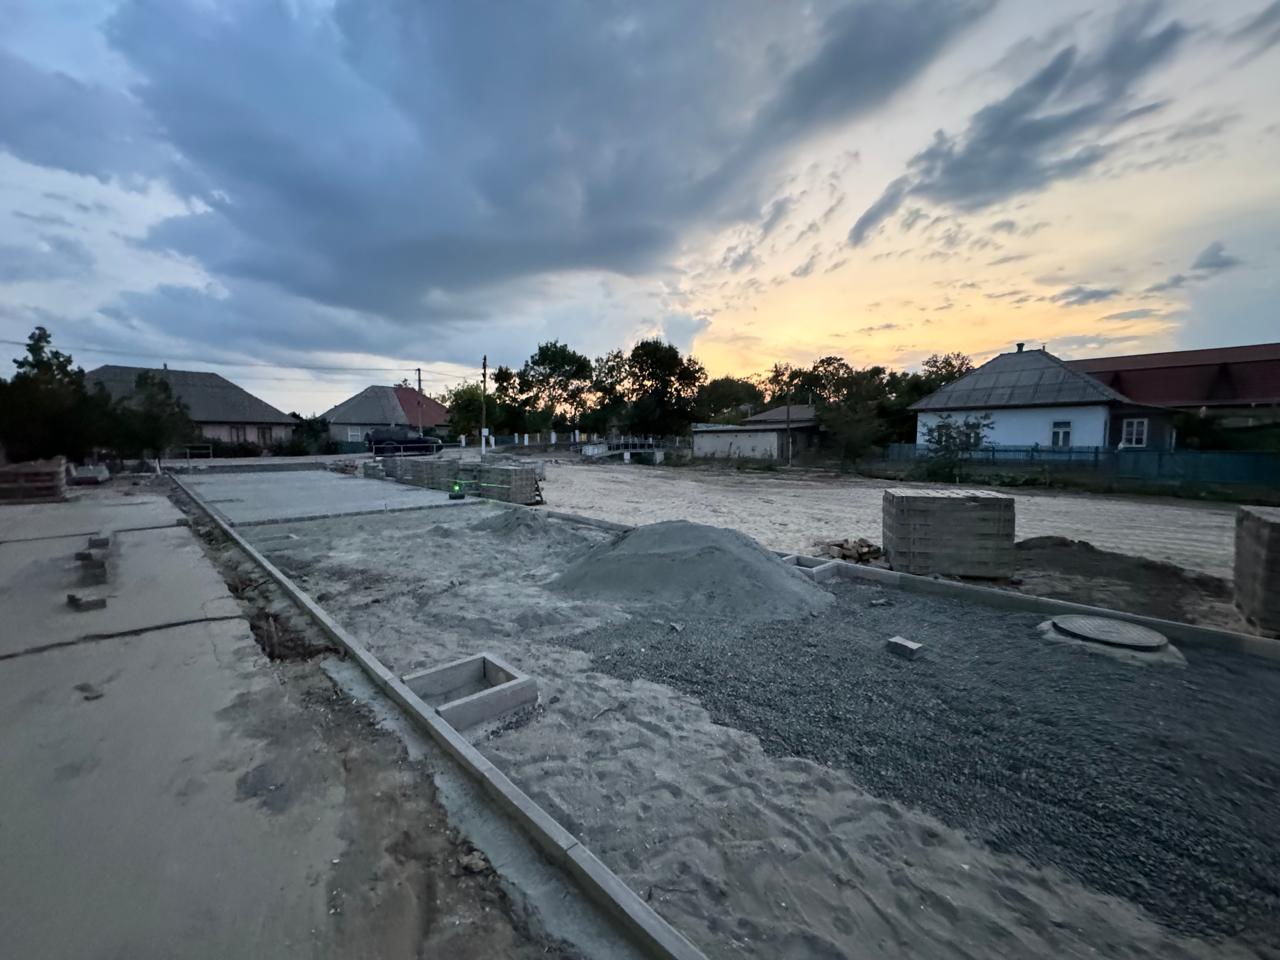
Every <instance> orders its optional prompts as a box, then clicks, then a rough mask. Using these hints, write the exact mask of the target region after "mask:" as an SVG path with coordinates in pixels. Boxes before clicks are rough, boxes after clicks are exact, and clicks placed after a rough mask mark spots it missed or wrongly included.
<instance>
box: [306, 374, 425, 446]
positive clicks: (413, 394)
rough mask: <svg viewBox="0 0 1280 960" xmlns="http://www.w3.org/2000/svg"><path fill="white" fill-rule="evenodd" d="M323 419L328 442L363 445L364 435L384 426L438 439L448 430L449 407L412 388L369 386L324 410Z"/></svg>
mask: <svg viewBox="0 0 1280 960" xmlns="http://www.w3.org/2000/svg"><path fill="white" fill-rule="evenodd" d="M324 419H325V420H327V421H328V423H329V438H330V439H331V440H336V441H337V442H339V443H363V442H364V437H365V434H366V433H370V432H372V431H373V430H377V429H379V428H386V427H405V428H407V429H410V430H414V431H416V432H418V433H421V434H424V435H435V436H441V435H442V434H444V433H445V432H447V429H448V424H449V408H448V407H446V406H445V405H444V404H443V403H441V402H440V401H439V400H434V399H432V398H431V397H428V396H427V395H426V394H424V393H419V392H418V391H417V390H415V389H413V388H412V387H404V386H399V387H383V386H372V387H365V388H364V389H363V390H361V391H360V392H359V393H357V394H356V395H355V396H354V397H351V398H350V399H348V400H344V401H342V403H340V404H338V405H337V406H335V407H332V408H330V409H329V410H327V411H325V413H324Z"/></svg>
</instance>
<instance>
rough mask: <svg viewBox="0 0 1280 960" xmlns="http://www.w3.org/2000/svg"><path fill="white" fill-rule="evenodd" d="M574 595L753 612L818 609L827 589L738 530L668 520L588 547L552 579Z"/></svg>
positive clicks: (791, 613)
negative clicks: (817, 584) (576, 559)
mask: <svg viewBox="0 0 1280 960" xmlns="http://www.w3.org/2000/svg"><path fill="white" fill-rule="evenodd" d="M551 586H552V589H553V590H557V591H559V592H561V593H564V594H567V595H569V596H574V597H582V598H589V599H597V600H612V601H616V602H619V603H629V602H634V603H644V604H646V605H649V606H651V607H655V608H656V607H666V608H675V609H678V610H680V611H681V612H682V613H683V614H684V615H689V616H692V615H698V616H705V617H731V618H735V619H736V618H743V619H753V620H763V619H782V618H787V617H798V616H802V615H805V614H810V613H814V612H817V611H819V610H823V609H825V608H826V607H828V606H830V604H831V602H832V598H831V594H830V593H828V592H827V591H826V590H823V589H822V588H821V587H818V586H816V585H815V584H814V583H813V581H812V580H810V579H808V578H807V577H805V576H804V575H803V574H802V573H800V572H799V571H798V570H797V569H796V568H795V567H793V566H790V565H789V564H785V563H783V562H782V561H781V560H779V559H778V558H777V557H776V556H774V555H773V554H772V553H770V552H769V551H768V550H765V549H764V548H763V547H762V546H760V544H758V543H756V542H755V541H754V540H752V539H751V538H750V537H748V536H747V535H746V534H743V533H739V532H738V531H737V530H728V529H725V528H723V527H710V526H706V525H705V524H701V523H689V522H687V521H684V520H672V521H667V522H665V523H651V524H649V525H647V526H643V527H637V528H636V529H635V530H631V531H629V532H627V533H624V534H622V535H621V536H619V537H618V538H616V539H615V540H612V541H610V542H608V543H603V544H600V545H599V546H597V547H595V548H593V549H592V550H591V551H589V552H588V553H587V554H586V555H585V556H583V557H582V558H581V559H580V560H579V561H578V562H577V563H575V564H573V565H572V566H571V567H569V569H568V570H566V571H565V572H564V573H563V574H561V575H560V577H558V578H557V579H556V580H555V581H554V582H553V583H552V585H551Z"/></svg>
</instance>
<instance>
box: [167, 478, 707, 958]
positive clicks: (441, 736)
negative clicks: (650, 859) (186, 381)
mask: <svg viewBox="0 0 1280 960" xmlns="http://www.w3.org/2000/svg"><path fill="white" fill-rule="evenodd" d="M170 476H171V477H172V479H173V482H174V483H175V484H177V486H178V488H179V489H180V490H182V491H183V492H184V493H185V494H186V495H187V496H189V497H190V498H191V500H192V501H193V502H194V503H195V504H196V505H197V506H198V507H200V509H201V510H203V511H204V512H205V513H206V514H207V515H208V516H209V518H210V519H212V520H213V522H214V523H216V524H217V525H218V527H219V528H220V529H221V530H222V532H223V533H224V534H225V535H226V536H227V537H228V538H229V539H230V540H231V541H232V542H233V543H235V544H236V546H238V547H239V548H240V549H241V550H243V551H244V552H245V554H246V555H247V556H248V557H249V558H250V559H251V560H253V562H254V563H256V564H257V565H258V566H259V567H261V568H262V571H263V572H264V573H265V574H267V576H269V577H270V578H271V579H272V580H274V581H275V582H276V584H278V585H279V587H280V588H281V589H282V590H283V591H284V592H285V593H286V594H288V595H289V598H290V599H291V600H293V602H294V603H296V604H297V605H298V606H299V607H301V608H302V610H303V611H304V612H305V613H306V614H307V615H308V616H310V617H311V619H312V620H313V621H314V622H315V623H316V625H317V626H318V627H320V629H321V630H323V631H324V633H325V634H326V635H327V636H328V637H329V638H330V639H331V640H333V641H334V642H335V643H337V644H338V645H339V646H340V647H341V648H342V649H343V650H345V651H346V652H347V655H348V656H349V657H351V659H352V660H354V661H355V662H356V663H357V664H358V665H359V666H360V668H361V669H362V670H364V672H365V673H367V674H368V675H369V677H370V679H372V680H373V682H374V684H376V685H377V687H378V688H379V689H380V690H382V692H383V693H384V694H386V695H387V696H388V697H389V698H390V699H391V700H392V701H393V702H394V703H395V704H396V705H397V706H399V707H400V708H401V709H402V710H404V711H405V712H406V713H407V714H408V715H409V716H410V718H411V719H413V721H414V722H415V723H417V724H418V725H419V726H420V727H422V728H423V729H424V730H425V731H426V732H427V733H428V734H429V735H430V736H431V738H432V739H433V740H434V741H435V742H436V743H437V744H438V745H439V746H440V747H441V748H443V749H444V751H445V752H446V753H448V754H449V755H450V756H451V757H452V758H453V759H454V760H455V761H456V762H457V763H458V764H459V765H460V766H462V768H463V769H464V770H465V771H466V772H467V773H468V774H470V775H471V776H472V777H473V778H475V779H476V780H477V781H479V783H480V785H481V786H482V787H483V788H484V790H485V792H486V793H488V794H489V795H490V797H492V798H493V799H494V800H495V801H497V803H498V805H499V806H500V807H501V808H502V809H503V810H504V811H505V812H506V813H507V815H508V816H510V817H511V818H512V819H514V820H515V821H516V823H517V824H518V825H519V826H520V827H521V828H522V829H523V830H524V831H525V832H526V833H527V834H529V836H530V837H531V838H532V839H533V841H534V842H535V843H537V845H538V846H539V847H541V848H542V850H543V852H544V853H545V854H546V855H547V856H548V857H549V858H550V859H551V861H552V862H553V863H555V864H556V865H558V866H560V867H561V868H562V869H564V870H566V871H567V872H568V873H569V874H570V875H571V876H572V877H573V878H574V879H575V881H576V882H577V883H578V886H579V887H580V888H581V889H582V890H583V892H585V893H586V894H587V895H588V896H589V897H590V898H591V899H592V900H594V901H595V902H596V903H597V904H598V905H599V906H600V907H602V908H604V910H605V911H607V912H608V913H609V915H610V916H612V917H613V919H614V920H616V921H617V922H618V923H619V924H620V925H621V927H622V929H623V930H625V931H626V933H627V934H628V936H629V937H630V938H631V939H632V940H633V941H634V942H635V943H636V945H637V946H639V947H640V948H641V949H643V950H644V951H645V952H646V953H648V954H649V955H650V956H653V957H655V958H658V960H706V956H705V955H704V954H703V953H702V951H700V950H699V949H697V947H695V946H694V945H693V944H691V943H690V942H689V941H688V940H686V939H685V938H684V936H683V935H681V934H680V933H679V932H677V931H676V929H675V928H674V927H672V926H671V925H670V924H669V923H667V922H666V921H665V920H663V919H662V918H661V917H660V916H658V914H657V913H656V912H654V910H653V908H652V907H650V906H649V905H648V904H647V903H645V902H644V900H642V899H641V898H640V897H639V896H638V895H637V894H636V893H635V891H633V890H632V889H631V888H630V887H628V886H627V885H626V884H624V883H623V882H622V881H621V880H620V879H619V878H618V876H617V875H616V874H614V873H613V872H612V871H611V870H610V869H609V868H608V867H606V866H605V865H604V864H603V863H601V862H600V861H599V860H598V859H597V858H596V857H595V856H594V855H593V854H592V853H591V851H590V850H588V849H587V848H586V847H584V846H583V845H582V843H580V842H579V841H578V839H577V838H576V837H575V836H574V835H573V834H571V833H570V832H569V831H568V830H566V829H565V828H564V827H562V826H561V825H560V824H559V823H557V822H556V820H555V818H553V817H552V816H551V815H550V814H548V813H547V812H546V811H545V810H543V809H542V808H541V807H539V806H538V805H537V804H536V803H534V802H533V800H531V799H530V798H529V796H528V795H527V794H526V793H525V792H524V791H523V790H521V789H520V788H519V787H517V786H516V785H515V784H514V783H512V782H511V780H510V779H508V778H507V776H506V775H505V774H504V773H502V771H501V770H499V769H498V768H497V767H495V766H494V765H493V764H492V763H490V762H489V760H488V759H486V758H485V756H484V755H483V754H482V753H481V752H480V751H479V750H477V749H476V748H475V747H474V746H472V744H471V742H470V741H469V740H467V739H466V738H465V737H464V736H462V735H461V734H460V733H458V731H456V730H455V729H454V728H453V727H452V726H450V725H449V724H448V723H447V722H445V721H444V720H442V719H441V718H440V717H439V716H437V715H436V713H435V711H434V710H432V709H431V708H430V707H429V706H427V705H426V704H425V703H424V702H423V701H422V700H421V699H420V698H419V697H418V696H417V694H415V693H414V692H413V691H412V690H410V689H409V688H408V686H406V685H405V684H404V682H403V681H401V679H400V678H399V677H398V676H396V675H395V674H394V673H392V672H391V671H390V670H388V669H387V668H386V667H385V666H384V665H383V664H382V661H380V660H379V659H378V658H377V657H376V656H374V655H373V653H372V652H370V651H369V649H368V648H367V647H365V646H364V644H362V643H360V642H359V641H358V640H356V639H355V638H354V637H352V636H351V635H350V634H349V633H347V631H346V630H345V629H343V627H342V626H341V625H340V624H339V623H338V622H337V621H336V620H334V619H333V618H332V617H330V616H329V614H328V613H326V612H325V610H324V609H323V608H322V607H321V606H320V605H319V604H317V603H316V602H315V601H314V600H312V599H311V597H310V596H308V595H307V594H306V593H305V592H304V591H302V590H300V589H299V588H298V587H297V586H296V585H295V584H294V583H293V581H292V580H290V579H289V578H288V577H287V576H285V575H284V574H283V573H282V572H281V571H280V570H279V569H278V568H276V566H275V565H274V564H272V563H271V562H270V561H269V560H267V558H266V557H264V556H263V555H262V554H261V553H259V552H258V551H257V550H255V549H254V548H253V547H252V546H250V545H249V543H248V542H247V541H246V540H245V539H244V538H243V537H241V536H240V535H239V534H238V533H236V531H235V530H234V529H232V527H231V526H230V525H229V524H228V523H227V522H226V520H225V519H224V518H222V517H221V516H219V515H218V513H216V512H215V511H214V510H213V508H211V507H209V506H208V505H206V504H205V503H204V501H203V500H201V499H200V497H198V496H197V495H196V494H195V493H193V492H192V491H191V489H190V488H189V487H187V485H186V484H184V483H183V482H182V480H181V479H179V478H178V477H177V476H173V475H172V474H171V475H170ZM378 512H381V511H378ZM348 516H349V514H348Z"/></svg>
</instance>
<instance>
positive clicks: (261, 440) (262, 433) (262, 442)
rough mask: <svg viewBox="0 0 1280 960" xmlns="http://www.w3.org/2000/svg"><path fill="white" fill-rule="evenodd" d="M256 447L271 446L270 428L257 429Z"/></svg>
mask: <svg viewBox="0 0 1280 960" xmlns="http://www.w3.org/2000/svg"><path fill="white" fill-rule="evenodd" d="M258 446H260V447H269V446H271V428H270V427H259V428H258Z"/></svg>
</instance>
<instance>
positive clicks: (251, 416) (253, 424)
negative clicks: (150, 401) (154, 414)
mask: <svg viewBox="0 0 1280 960" xmlns="http://www.w3.org/2000/svg"><path fill="white" fill-rule="evenodd" d="M140 373H151V374H154V375H155V376H157V377H160V378H161V379H163V380H165V381H166V382H167V383H168V384H169V386H170V388H171V389H172V390H173V393H174V396H176V397H177V398H178V399H179V400H181V401H182V402H183V403H185V404H186V406H187V411H188V413H189V414H190V416H191V420H192V422H194V423H195V425H196V426H197V427H198V428H199V429H200V435H201V436H202V437H204V438H205V439H206V440H221V441H225V442H227V443H255V444H257V445H258V446H260V447H264V448H265V447H269V446H271V445H272V444H273V443H276V442H282V441H285V440H288V439H289V437H290V436H292V435H293V428H294V424H295V421H294V419H293V418H292V417H290V416H289V415H288V414H285V413H281V412H280V411H279V410H277V409H276V408H275V407H273V406H271V404H269V403H267V402H266V401H265V400H259V399H258V398H257V397H255V396H254V395H253V394H251V393H249V391H247V390H245V389H243V388H242V387H238V386H236V385H235V384H234V383H232V382H231V381H230V380H228V379H227V378H226V377H223V376H221V375H220V374H217V373H206V372H204V371H200V370H170V369H168V368H162V369H159V370H155V369H152V368H150V367H121V366H116V365H114V364H109V365H107V366H104V367H98V368H97V369H96V370H90V371H89V372H88V373H87V374H85V381H86V382H87V383H88V385H89V388H90V389H93V386H94V384H95V383H100V384H102V386H103V388H104V389H105V390H106V391H107V393H109V394H110V395H111V398H112V399H113V400H120V399H123V398H126V397H129V396H131V395H132V394H133V392H134V385H135V384H136V382H137V379H138V374H140Z"/></svg>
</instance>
